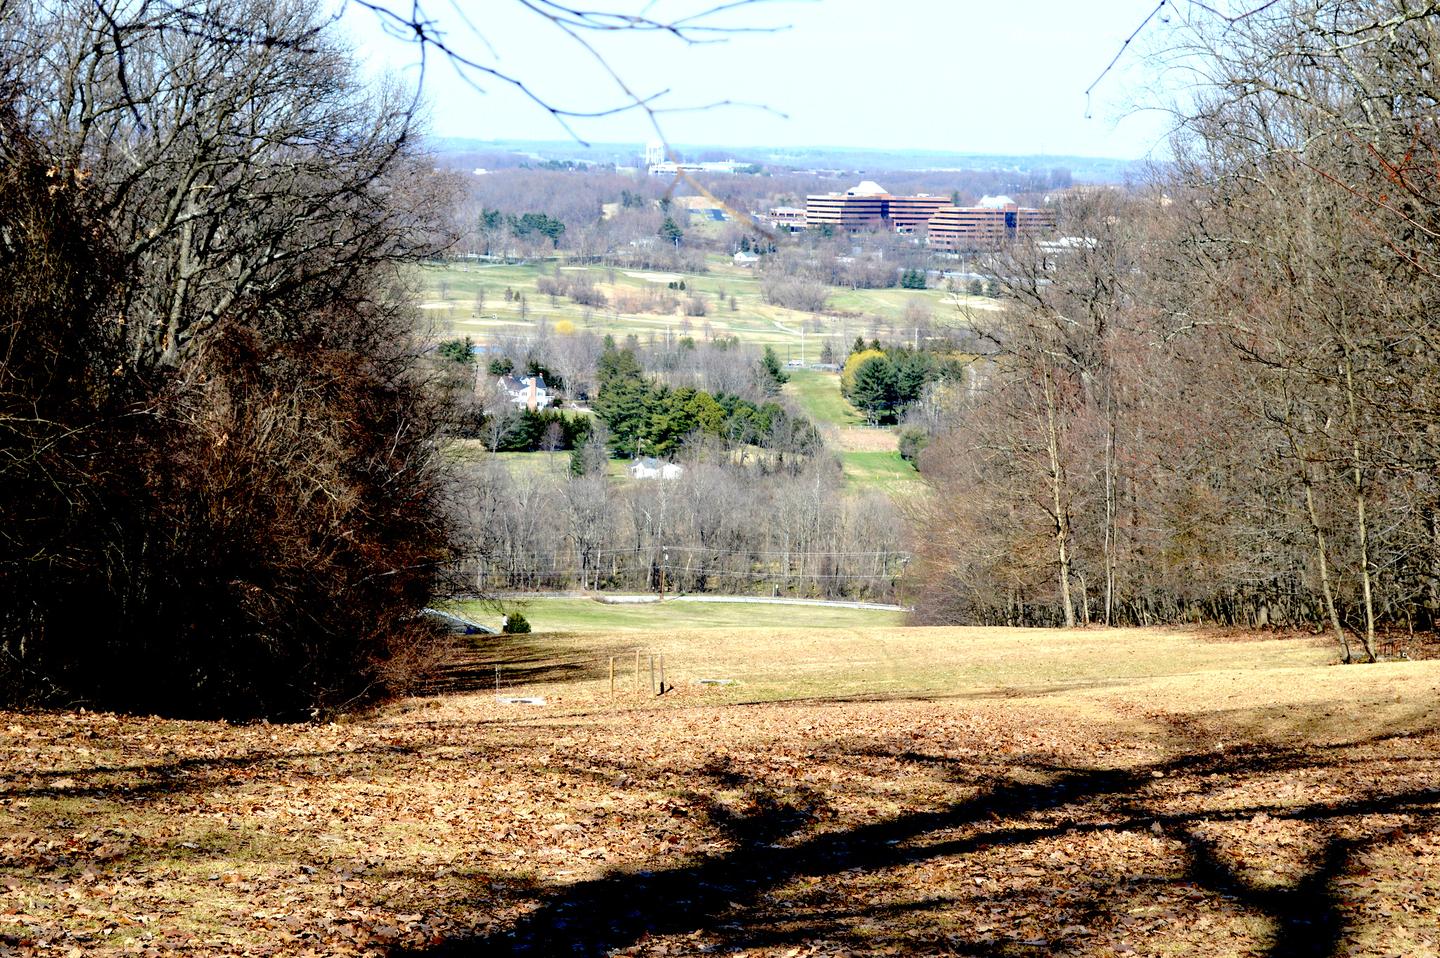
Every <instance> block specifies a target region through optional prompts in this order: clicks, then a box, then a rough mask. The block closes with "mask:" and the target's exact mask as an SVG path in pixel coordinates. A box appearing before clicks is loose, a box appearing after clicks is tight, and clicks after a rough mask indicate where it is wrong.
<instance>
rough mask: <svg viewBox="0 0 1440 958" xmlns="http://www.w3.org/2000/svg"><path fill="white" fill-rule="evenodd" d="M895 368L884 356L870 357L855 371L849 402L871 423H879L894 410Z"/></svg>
mask: <svg viewBox="0 0 1440 958" xmlns="http://www.w3.org/2000/svg"><path fill="white" fill-rule="evenodd" d="M895 386H896V383H895V367H894V366H893V365H892V364H891V362H890V360H888V359H886V358H885V357H884V356H872V357H871V358H870V359H867V360H865V362H863V363H861V364H860V367H859V368H858V369H856V370H855V384H854V385H853V386H852V387H851V388H850V401H851V402H852V403H854V404H855V407H856V408H857V409H859V410H860V411H861V412H863V413H865V415H866V417H867V418H868V419H869V420H870V421H871V422H872V423H876V422H879V421H880V420H881V419H883V418H884V417H886V416H888V415H889V414H890V413H891V411H892V410H894V408H895Z"/></svg>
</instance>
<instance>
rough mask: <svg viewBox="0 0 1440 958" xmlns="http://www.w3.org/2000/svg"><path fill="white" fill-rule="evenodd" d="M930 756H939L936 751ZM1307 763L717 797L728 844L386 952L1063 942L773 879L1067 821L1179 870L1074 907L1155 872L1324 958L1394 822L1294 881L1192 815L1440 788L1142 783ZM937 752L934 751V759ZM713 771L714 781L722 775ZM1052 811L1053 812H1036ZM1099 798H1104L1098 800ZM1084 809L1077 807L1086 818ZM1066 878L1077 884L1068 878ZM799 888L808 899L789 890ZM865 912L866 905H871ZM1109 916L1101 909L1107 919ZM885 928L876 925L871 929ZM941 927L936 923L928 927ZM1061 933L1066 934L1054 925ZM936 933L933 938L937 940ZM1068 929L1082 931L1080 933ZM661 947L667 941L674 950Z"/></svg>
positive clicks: (834, 871)
mask: <svg viewBox="0 0 1440 958" xmlns="http://www.w3.org/2000/svg"><path fill="white" fill-rule="evenodd" d="M894 758H895V759H896V760H897V761H908V762H910V763H918V764H922V765H926V764H932V760H931V757H929V756H925V755H922V754H918V753H913V752H912V753H897V754H895V755H894ZM935 761H936V762H940V761H941V760H938V759H936V760H935ZM1307 766H1309V767H1314V766H1315V756H1314V753H1310V756H1309V758H1308V759H1307V757H1306V754H1305V753H1303V752H1290V751H1279V752H1271V753H1249V754H1238V755H1237V754H1234V753H1231V754H1215V753H1206V754H1199V755H1191V756H1186V757H1183V758H1180V759H1177V760H1174V761H1170V762H1164V763H1159V764H1154V765H1147V766H1143V767H1139V768H1131V769H1123V770H1114V769H1085V768H1054V769H1051V771H1052V774H1051V777H1050V778H1049V780H1048V781H1046V782H1044V783H1043V784H1032V783H1018V782H1015V781H1013V780H1005V779H1001V778H998V777H997V778H996V779H995V780H993V781H991V782H990V783H989V784H987V785H986V786H984V787H982V788H981V790H980V791H979V793H978V794H976V795H975V796H974V797H972V798H969V799H967V800H965V801H961V802H956V803H954V804H951V805H949V806H947V807H944V808H942V809H939V810H935V811H921V812H911V813H907V814H901V815H897V816H894V817H892V818H889V819H885V820H882V821H879V822H876V823H874V824H870V825H863V826H859V827H854V828H849V829H846V830H840V831H829V832H820V833H818V834H817V833H814V832H811V831H809V830H808V829H807V826H809V825H810V824H811V823H812V822H813V821H814V818H813V817H812V815H811V813H810V809H808V808H807V807H806V806H805V803H804V802H796V801H795V800H794V799H793V798H777V797H774V796H773V795H772V796H769V797H767V796H766V794H765V793H756V796H755V798H754V800H753V801H752V802H751V804H750V806H749V807H748V808H747V809H746V810H745V811H744V812H743V813H739V814H737V813H731V812H727V811H725V810H723V809H719V808H716V807H713V806H712V808H711V812H710V816H711V822H712V824H713V825H714V826H715V827H717V828H718V829H719V830H720V831H721V832H722V833H723V834H724V835H725V837H726V838H727V839H728V840H729V841H730V843H731V844H732V845H733V850H731V851H729V852H728V853H726V854H723V855H717V856H714V857H710V858H705V859H703V860H701V861H698V862H692V863H687V864H682V865H678V866H676V867H674V868H669V869H664V870H657V871H626V872H615V873H612V874H610V875H607V876H605V877H602V878H599V879H595V880H592V881H588V882H582V883H578V884H575V885H570V886H567V887H564V888H561V889H557V890H554V891H553V892H551V893H550V894H549V895H548V896H547V895H542V897H541V900H540V902H539V904H538V907H536V908H535V909H534V910H533V911H531V912H529V913H528V914H527V915H525V916H524V917H523V918H521V919H519V920H518V921H516V922H515V923H513V924H512V925H509V926H507V927H505V928H502V929H500V930H496V931H492V932H490V933H487V934H485V935H483V936H480V937H475V938H471V939H467V940H453V941H448V942H445V943H443V944H441V945H438V946H436V947H433V948H429V949H424V950H419V951H415V950H404V951H395V952H393V953H392V958H421V956H434V958H440V956H445V958H458V956H470V955H474V956H481V955H547V956H548V955H573V956H587V958H600V956H605V955H610V954H612V953H615V952H617V951H622V950H624V949H626V948H631V947H634V946H637V945H640V946H643V944H644V943H645V942H646V941H647V940H648V939H649V938H651V937H655V936H669V935H681V936H683V935H692V936H693V935H704V936H710V937H712V938H718V939H719V940H720V941H721V942H722V943H723V947H725V948H730V949H746V948H756V947H765V946H775V945H782V944H799V943H804V942H811V943H814V942H816V941H828V942H830V943H832V944H833V943H835V942H837V941H845V940H847V939H849V944H850V946H851V947H857V948H862V949H869V948H872V947H879V946H882V945H883V947H884V948H886V949H888V950H885V951H884V953H885V954H957V955H975V956H981V955H986V956H1020V955H1041V954H1055V953H1065V952H1067V951H1069V950H1071V948H1070V946H1069V945H1067V944H1066V943H1065V942H1064V941H1050V940H1044V941H1040V940H1029V941H1027V940H1014V939H1008V938H1004V937H1003V936H998V937H993V938H989V937H975V938H971V939H969V940H964V939H962V938H960V937H956V936H949V937H945V936H942V935H940V934H939V933H938V932H930V933H926V934H920V935H916V934H909V933H907V934H903V935H901V936H899V937H895V938H892V939H891V940H886V941H877V940H875V938H874V937H871V938H867V939H863V940H856V939H855V938H854V933H853V931H852V930H850V929H849V928H847V927H844V925H843V920H844V919H845V918H846V917H847V916H849V917H850V918H854V917H855V916H861V917H866V916H869V917H871V918H876V919H879V918H883V917H884V916H885V912H886V910H887V909H888V910H890V911H892V912H894V913H895V914H896V915H898V914H901V913H905V912H916V913H918V912H925V911H933V910H936V909H937V908H940V907H941V905H942V904H943V905H944V906H946V907H949V908H953V907H955V905H956V902H955V901H951V900H945V901H943V902H941V903H937V901H936V900H934V899H925V900H920V901H916V902H912V903H910V904H908V905H907V904H886V905H883V906H878V907H876V908H872V909H868V910H867V909H863V908H862V909H855V908H849V909H848V910H846V906H847V905H849V904H850V903H849V902H846V903H844V904H842V905H841V907H840V908H838V909H835V910H831V909H828V908H823V907H822V908H803V909H802V908H794V907H788V910H787V906H786V905H782V904H777V900H776V899H775V898H774V897H773V895H774V893H775V892H777V891H779V890H780V889H782V888H785V887H786V886H787V885H790V883H792V882H793V881H795V880H796V879H804V878H816V879H818V878H827V877H828V878H832V879H838V880H840V881H843V882H845V883H846V885H853V884H854V883H855V882H858V881H860V880H862V878H863V876H866V875H871V874H875V873H879V872H882V871H884V870H887V869H894V868H901V867H905V866H910V865H917V864H923V863H929V862H935V861H937V860H939V859H951V860H954V859H955V858H956V857H957V856H965V855H967V854H970V853H975V852H980V851H984V850H986V849H994V848H1014V849H1016V850H1017V851H1019V850H1021V849H1022V848H1024V847H1025V846H1028V845H1033V844H1035V843H1037V842H1040V841H1042V840H1045V839H1052V838H1056V837H1059V836H1062V835H1070V834H1075V833H1081V834H1085V833H1089V834H1094V833H1101V832H1112V833H1121V832H1145V831H1151V832H1154V833H1157V834H1164V835H1166V836H1169V837H1171V838H1175V839H1177V840H1178V841H1179V843H1180V847H1181V849H1182V851H1181V853H1180V859H1181V866H1180V868H1181V874H1179V875H1165V876H1142V877H1140V878H1138V879H1137V878H1136V876H1129V875H1126V876H1123V877H1122V876H1113V877H1111V878H1102V876H1100V875H1099V874H1097V875H1092V876H1088V877H1087V878H1085V879H1084V880H1077V881H1075V882H1073V883H1072V884H1073V886H1074V888H1078V889H1080V891H1079V892H1077V894H1080V895H1082V896H1084V898H1085V900H1084V901H1082V902H1081V903H1080V909H1081V911H1084V912H1087V913H1089V914H1090V915H1092V916H1093V917H1094V919H1095V920H1096V921H1097V922H1098V923H1100V924H1104V923H1106V921H1107V920H1108V921H1109V922H1110V923H1111V924H1113V923H1114V918H1115V916H1116V915H1117V914H1123V908H1124V906H1125V903H1126V901H1127V900H1128V897H1129V896H1130V895H1132V894H1134V893H1136V891H1137V889H1141V888H1144V887H1145V886H1146V885H1147V884H1154V883H1157V882H1158V883H1161V884H1163V885H1164V886H1165V888H1166V892H1167V893H1173V894H1177V895H1180V894H1186V893H1189V894H1193V895H1200V896H1203V897H1205V898H1206V899H1207V900H1209V899H1223V900H1225V901H1228V902H1233V903H1235V904H1236V906H1237V907H1240V908H1242V909H1244V910H1246V911H1248V912H1250V913H1252V914H1255V915H1257V916H1259V917H1261V918H1263V919H1264V920H1265V921H1266V923H1267V924H1268V925H1269V926H1270V928H1271V929H1272V933H1273V941H1271V942H1270V943H1269V945H1268V950H1267V951H1265V952H1264V953H1265V954H1266V955H1267V956H1268V958H1327V956H1333V955H1336V954H1338V953H1339V945H1340V943H1341V941H1342V939H1343V936H1344V933H1345V930H1346V925H1345V920H1344V914H1343V912H1342V909H1341V900H1340V896H1339V893H1338V890H1337V886H1336V881H1337V879H1339V878H1340V877H1342V876H1343V875H1344V874H1345V873H1346V871H1347V869H1349V868H1350V867H1351V864H1352V862H1353V860H1354V858H1355V856H1356V855H1357V853H1359V852H1361V851H1363V850H1365V849H1367V848H1368V847H1370V845H1371V844H1373V843H1381V842H1384V841H1388V840H1390V839H1391V837H1392V836H1393V834H1394V831H1393V825H1389V826H1386V827H1384V828H1379V829H1377V830H1376V831H1375V833H1374V834H1373V835H1371V836H1369V837H1360V838H1355V837H1331V838H1329V839H1327V840H1326V841H1325V842H1324V843H1323V844H1322V846H1321V847H1320V849H1319V850H1318V852H1317V854H1315V855H1314V856H1312V858H1311V860H1310V862H1309V863H1308V866H1307V867H1308V871H1307V872H1306V873H1305V874H1304V875H1303V877H1302V878H1301V879H1300V880H1299V881H1298V882H1296V883H1294V884H1293V885H1290V886H1288V887H1275V886H1271V885H1265V886H1261V885H1257V884H1254V883H1252V881H1251V880H1249V879H1247V878H1246V877H1245V876H1243V875H1242V874H1241V873H1239V872H1237V871H1236V870H1235V869H1233V868H1232V867H1231V866H1229V865H1227V864H1226V863H1225V861H1224V859H1223V857H1222V856H1221V855H1220V854H1218V853H1217V850H1216V848H1215V846H1214V845H1213V844H1212V843H1211V842H1210V841H1209V840H1207V839H1206V838H1204V837H1203V836H1202V835H1201V834H1199V833H1198V831H1197V826H1200V825H1201V824H1202V823H1214V822H1217V821H1220V822H1223V821H1244V820H1248V819H1250V818H1253V817H1254V816H1256V815H1258V814H1260V813H1262V812H1263V813H1265V814H1267V815H1269V816H1271V817H1272V818H1275V819H1289V820H1292V821H1307V822H1322V823H1331V822H1334V823H1346V824H1348V825H1353V824H1354V823H1356V822H1358V821H1362V820H1363V819H1364V817H1365V816H1372V815H1376V816H1390V815H1397V814H1403V815H1407V816H1410V818H1411V819H1412V821H1413V822H1416V823H1419V825H1420V826H1421V827H1423V828H1427V829H1428V828H1431V827H1433V826H1434V825H1435V823H1436V818H1437V816H1440V789H1423V790H1414V791H1408V792H1401V793H1398V794H1393V795H1388V796H1383V797H1369V798H1355V799H1353V800H1349V801H1344V802H1337V803H1329V804H1323V803H1314V804H1308V805H1300V806H1284V807H1282V806H1278V805H1264V806H1260V805H1256V806H1249V807H1243V808H1235V807H1223V806H1222V805H1221V803H1216V806H1217V807H1215V808H1211V809H1206V810H1203V811H1196V812H1193V813H1175V812H1165V811H1164V809H1163V807H1162V804H1163V803H1160V802H1158V801H1152V799H1154V798H1156V796H1154V795H1153V794H1151V788H1152V786H1154V784H1155V783H1156V782H1157V781H1160V780H1169V781H1172V782H1173V780H1174V778H1175V777H1176V776H1181V777H1186V776H1188V777H1190V778H1191V779H1193V780H1195V781H1197V782H1206V781H1216V780H1217V779H1218V778H1231V779H1233V778H1235V777H1242V778H1243V777H1246V776H1253V775H1259V774H1267V773H1272V772H1277V771H1285V770H1291V769H1296V768H1301V767H1307ZM932 767H933V766H932ZM707 773H708V774H707V777H709V776H714V777H716V778H717V779H723V784H726V785H729V786H732V787H733V786H734V785H735V784H737V780H736V773H735V770H734V769H732V768H729V767H728V766H726V767H723V768H715V769H711V770H707ZM711 784H715V785H719V784H722V782H721V781H718V780H717V781H716V782H714V783H711ZM1071 810H1073V812H1074V815H1073V816H1070V815H1066V814H1062V815H1060V816H1059V817H1060V819H1061V821H1062V822H1063V823H1062V824H1052V823H1049V822H1047V821H1046V820H1045V819H1044V817H1043V816H1044V815H1045V814H1046V813H1058V812H1067V811H1071ZM1097 813H1098V814H1097ZM1087 817H1088V818H1089V819H1090V821H1088V822H1087V821H1085V820H1084V819H1085V818H1087ZM1073 890H1074V889H1072V891H1073ZM1017 894H1020V895H1023V894H1026V893H1025V892H1023V891H1021V892H1014V891H1012V892H1005V893H1002V894H1000V895H999V897H997V898H994V899H992V900H991V901H990V903H989V904H990V906H991V908H992V910H993V909H994V908H995V907H997V906H998V907H1000V908H1002V909H1003V908H1005V907H1006V906H1007V904H1008V903H1010V899H1011V898H1013V896H1015V895H1017ZM794 904H802V905H803V902H795V903H794ZM872 913H873V914H872ZM1107 916H1108V919H1107ZM881 934H882V935H883V934H884V929H883V928H882V929H881ZM937 936H938V937H937ZM1062 937H1063V936H1062ZM942 938H943V940H942ZM1072 944H1074V945H1076V946H1078V945H1079V941H1076V942H1073V943H1072ZM670 953H674V952H673V951H672V952H670Z"/></svg>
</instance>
